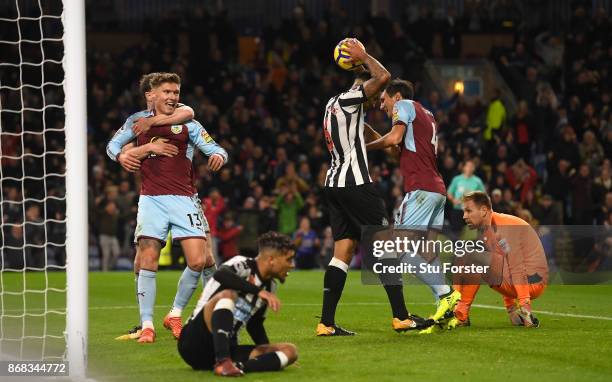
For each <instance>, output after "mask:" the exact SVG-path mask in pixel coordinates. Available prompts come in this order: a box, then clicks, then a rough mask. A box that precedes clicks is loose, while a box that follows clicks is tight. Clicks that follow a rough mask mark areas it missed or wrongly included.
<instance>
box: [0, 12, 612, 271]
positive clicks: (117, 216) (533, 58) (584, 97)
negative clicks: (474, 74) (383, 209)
mask: <svg viewBox="0 0 612 382" xmlns="http://www.w3.org/2000/svg"><path fill="white" fill-rule="evenodd" d="M507 11H508V12H506V13H507V14H508V15H512V14H513V13H512V11H511V9H508V10H507ZM504 14H505V13H503V12H502V13H501V15H502V16H503V15H504ZM476 16H478V15H477V14H476V15H475V14H474V13H466V14H465V17H464V18H457V17H456V16H455V15H454V14H453V13H449V15H448V17H446V18H444V19H442V20H436V22H435V23H434V22H433V20H432V19H431V15H429V14H428V12H427V11H426V10H425V11H424V12H422V14H420V15H419V16H418V17H417V18H416V19H415V20H413V22H412V23H410V24H406V25H402V24H400V23H397V22H391V21H389V20H386V19H384V18H383V17H367V18H365V19H364V20H363V21H362V22H360V23H356V24H354V25H351V23H349V22H348V21H346V22H343V15H342V13H341V12H340V13H336V14H333V13H330V14H328V15H327V16H326V17H325V18H323V19H322V20H316V21H315V20H312V19H310V18H309V17H308V16H307V13H306V12H304V10H303V9H301V8H299V7H298V8H296V10H295V12H294V13H293V16H292V17H291V18H290V19H287V20H284V21H283V22H282V23H281V24H280V26H279V27H278V28H272V27H270V28H267V29H266V30H264V32H263V34H262V36H261V39H260V41H259V47H260V49H259V50H258V52H257V55H256V57H255V60H254V61H253V63H252V64H249V65H240V64H238V33H237V31H236V29H235V27H234V25H232V23H231V22H230V21H229V20H228V18H227V15H226V14H225V13H223V12H220V13H218V14H210V13H208V12H206V11H205V10H203V9H196V10H195V11H194V12H192V13H191V14H190V15H189V20H188V22H187V24H188V25H189V29H188V30H189V35H188V37H189V38H188V41H189V44H188V46H187V47H185V46H181V44H177V43H176V41H177V35H176V33H179V31H175V30H173V29H172V28H167V27H164V25H165V24H162V25H150V27H151V32H150V33H149V35H148V36H147V38H146V39H145V40H144V41H142V42H141V43H140V44H138V45H137V46H135V47H132V48H130V49H128V50H126V51H125V52H123V53H121V54H117V55H114V54H109V53H105V52H99V51H91V50H88V58H87V59H88V66H87V67H88V100H87V101H88V120H89V124H88V150H87V151H88V161H89V171H90V173H89V201H90V206H89V210H90V219H91V222H90V231H91V235H90V236H91V238H90V242H91V248H92V251H94V252H95V251H97V250H98V249H100V250H102V251H105V252H106V253H111V255H110V256H107V258H109V260H108V261H105V262H104V263H103V264H102V268H103V269H112V268H113V267H114V266H115V263H114V260H113V258H114V257H115V255H119V254H121V255H131V254H132V251H133V246H132V240H133V233H134V228H135V218H136V211H137V200H138V190H139V181H140V179H139V176H138V175H134V174H132V173H128V172H126V171H124V170H123V169H122V168H121V167H120V166H119V165H118V164H117V163H115V162H112V161H111V160H110V159H109V158H108V157H107V156H106V154H105V149H104V147H105V145H106V143H107V142H108V140H109V139H110V137H111V136H112V134H113V133H114V132H115V131H116V130H117V129H118V128H119V127H121V125H122V124H123V122H124V121H125V119H126V118H127V117H128V116H129V115H130V114H132V113H133V112H135V111H138V110H140V109H142V108H143V107H144V105H143V104H144V102H143V97H142V94H139V91H138V80H139V78H140V76H141V75H142V74H143V73H149V72H152V71H171V72H176V73H178V74H179V75H180V76H181V78H182V81H183V83H182V86H181V102H183V103H185V104H187V105H189V106H191V107H192V108H193V109H194V110H195V115H196V119H197V120H198V121H199V122H201V123H202V124H203V126H204V127H205V128H206V129H207V130H208V132H209V133H210V134H211V135H212V136H213V137H214V139H215V140H216V141H217V142H218V143H219V144H220V145H221V146H223V147H224V148H225V149H226V150H227V151H228V153H229V158H230V161H229V163H228V164H227V165H226V166H224V167H223V168H222V170H221V171H220V172H218V173H215V174H212V173H210V172H209V171H208V169H207V166H206V158H204V157H203V156H202V155H199V154H196V155H195V158H194V162H193V165H194V171H195V174H196V176H195V179H196V188H197V190H198V192H199V196H200V198H201V199H202V205H203V208H204V212H205V215H206V217H207V220H208V222H209V225H210V228H211V236H212V237H213V238H214V240H215V243H216V247H217V252H218V257H219V259H227V258H229V257H231V256H233V255H235V254H236V253H245V254H255V253H256V247H255V242H256V240H255V239H256V237H257V236H258V235H259V234H261V233H263V232H266V231H268V230H271V229H273V230H278V231H280V232H283V233H286V234H288V235H292V236H293V237H294V238H295V241H296V244H297V245H298V251H297V265H298V267H299V268H315V267H319V266H322V265H325V264H327V261H328V260H329V258H330V257H331V254H332V252H333V239H332V237H331V230H330V228H329V222H328V214H327V208H326V207H325V201H324V199H323V198H322V193H321V189H322V186H323V182H324V179H325V174H326V171H327V169H328V162H329V158H328V153H327V152H326V149H325V145H324V141H323V134H322V133H321V121H322V117H323V111H324V110H323V108H324V106H325V104H326V102H327V100H328V99H329V98H330V97H331V96H333V95H336V94H338V93H339V92H341V91H343V90H345V89H347V88H349V87H350V84H351V82H352V77H351V75H350V74H349V73H347V72H343V71H341V70H340V69H339V68H338V67H336V66H335V65H334V63H333V61H332V60H331V52H332V49H333V46H334V45H335V44H336V43H337V42H338V41H339V40H341V39H342V38H344V37H345V36H355V37H357V38H358V39H360V40H361V41H362V42H363V43H364V44H365V46H366V48H367V50H368V52H369V53H370V54H372V55H373V56H374V57H377V58H378V59H379V60H380V61H381V62H382V63H383V64H384V65H385V66H387V67H388V68H390V69H392V71H393V72H394V74H395V75H398V76H401V77H402V78H405V79H408V80H410V81H413V82H414V83H415V85H416V89H417V95H416V98H417V100H418V101H420V102H421V103H422V104H423V105H424V106H425V107H426V108H428V109H429V110H431V111H432V113H434V115H435V117H436V121H437V123H438V125H439V129H438V131H439V139H438V160H439V163H438V167H439V170H440V173H441V174H442V176H443V178H444V181H445V184H446V185H447V188H448V190H449V198H448V206H447V213H446V217H447V219H448V223H449V225H450V227H451V228H450V230H449V234H451V235H452V234H453V233H458V232H460V231H461V229H462V227H463V221H462V219H461V210H460V208H461V205H460V200H459V199H460V196H461V193H463V192H465V191H468V190H470V189H484V190H486V191H488V192H489V194H490V195H491V197H492V201H493V208H494V210H496V211H499V212H507V213H512V214H516V215H518V216H520V217H522V218H523V219H525V220H527V221H528V222H530V223H531V224H533V225H538V224H539V225H558V224H576V225H577V224H583V225H591V224H598V225H612V177H611V170H612V169H611V168H610V158H611V157H612V155H611V153H612V113H610V96H611V91H612V82H611V81H612V78H611V77H610V74H609V62H610V61H611V60H612V45H611V44H610V42H611V41H612V28H611V24H610V19H609V18H608V17H607V16H606V13H605V12H597V13H595V16H594V17H591V16H590V15H589V14H588V13H587V12H586V11H585V8H584V7H581V6H578V7H576V9H575V12H574V14H573V16H572V18H571V25H568V26H567V27H566V28H564V29H563V30H564V31H565V32H559V31H550V30H546V29H542V28H538V29H525V28H523V29H515V30H514V33H515V44H514V47H513V48H512V49H503V48H494V49H493V50H492V52H491V56H490V58H491V59H492V60H493V61H494V62H495V63H496V65H497V68H498V70H499V71H500V73H501V74H502V76H503V77H504V78H505V79H506V81H507V83H508V84H509V85H510V87H511V89H512V91H513V92H514V95H515V97H516V99H517V100H518V108H517V111H516V113H514V114H510V113H508V112H507V108H506V106H505V105H504V104H503V102H502V101H501V99H500V97H499V94H496V95H495V96H494V97H492V98H491V99H480V100H472V101H470V102H468V101H467V100H466V99H465V98H464V97H463V95H461V94H455V95H453V96H451V97H444V96H443V95H441V94H439V93H438V92H436V91H429V92H425V91H424V89H423V87H422V86H421V83H420V76H421V74H422V64H423V62H424V60H425V58H426V57H429V56H430V55H431V54H432V51H431V46H432V41H433V36H434V34H435V33H436V32H438V31H440V33H441V34H442V38H443V41H444V43H443V46H442V48H443V55H444V57H447V58H454V57H458V55H459V52H460V49H461V47H460V44H459V45H457V44H458V43H457V44H455V43H452V42H453V41H459V40H460V39H457V38H456V37H457V36H460V34H461V33H463V32H465V31H469V30H472V29H471V28H473V27H474V25H475V24H474V23H476V22H477V21H478V19H474V17H476ZM500 17H501V16H500ZM482 20H484V18H483V19H482ZM332 21H333V22H332ZM438 27H439V28H438ZM569 31H571V32H569ZM366 120H367V121H368V122H369V123H370V124H371V125H372V126H374V127H375V128H376V129H377V130H379V131H380V132H382V133H384V132H386V131H387V130H388V129H389V127H390V126H389V121H388V120H387V118H386V116H385V115H384V113H382V112H381V111H380V110H370V111H368V112H367V116H366ZM368 159H369V162H370V172H371V177H372V179H373V181H374V183H375V185H376V186H377V188H378V189H379V190H380V192H381V194H382V195H384V196H385V200H386V202H387V207H388V210H389V213H390V216H394V213H395V211H396V209H397V208H398V207H399V204H400V202H401V200H402V198H403V191H402V180H401V174H400V172H399V168H398V165H397V162H395V161H393V160H392V159H391V158H388V157H386V156H385V155H384V154H383V153H382V152H371V153H370V154H369V158H368ZM11 192H13V191H11ZM15 192H17V193H19V192H20V190H15ZM6 194H7V193H6V192H5V195H6ZM15 198H19V195H15ZM31 214H33V215H35V212H34V211H32V212H31ZM39 215H40V213H39ZM39 218H40V216H39ZM7 235H8V236H7ZM5 237H8V239H11V233H10V232H8V233H7V232H5ZM8 239H7V240H8ZM593 261H600V260H593Z"/></svg>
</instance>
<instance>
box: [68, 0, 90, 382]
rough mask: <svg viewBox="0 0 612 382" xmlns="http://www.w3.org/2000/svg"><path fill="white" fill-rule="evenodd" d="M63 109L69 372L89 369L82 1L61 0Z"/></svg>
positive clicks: (79, 373)
mask: <svg viewBox="0 0 612 382" xmlns="http://www.w3.org/2000/svg"><path fill="white" fill-rule="evenodd" d="M63 3H64V12H63V15H62V21H63V24H64V38H63V40H64V60H63V63H64V73H65V74H64V75H65V79H64V81H65V82H64V94H65V104H64V105H65V106H64V107H65V113H66V122H65V123H66V279H67V283H66V284H67V285H66V287H67V291H66V349H67V360H68V361H69V362H70V375H71V377H75V378H82V377H85V373H86V370H87V323H88V321H87V320H88V307H87V300H88V299H87V297H88V296H87V295H88V287H87V285H88V284H87V273H88V257H89V256H88V245H87V241H88V224H87V223H88V220H87V195H88V193H87V86H86V84H87V79H86V69H85V65H86V63H85V0H63Z"/></svg>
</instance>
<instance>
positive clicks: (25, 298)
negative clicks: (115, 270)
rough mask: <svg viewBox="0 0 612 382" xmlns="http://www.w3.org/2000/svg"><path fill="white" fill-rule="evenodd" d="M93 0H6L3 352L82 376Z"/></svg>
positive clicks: (1, 128) (0, 267)
mask: <svg viewBox="0 0 612 382" xmlns="http://www.w3.org/2000/svg"><path fill="white" fill-rule="evenodd" d="M71 6H74V9H71V10H70V11H69V9H70V8H69V7H71ZM83 7H84V6H83V4H82V0H80V1H75V0H64V1H61V0H10V1H9V0H6V1H2V2H0V139H1V141H0V161H1V164H2V167H1V170H0V179H1V186H0V223H1V230H0V231H1V232H0V358H2V359H3V360H39V361H71V365H70V369H71V374H72V375H83V374H84V367H85V354H86V344H87V342H86V334H87V331H86V329H87V322H86V319H87V279H86V277H87V268H86V267H85V266H84V265H85V264H86V262H85V259H86V257H87V247H86V243H87V220H86V219H87V199H86V198H87V189H86V181H87V174H86V172H85V169H86V156H85V146H86V136H85V134H86V132H85V129H86V125H85V115H86V114H85V101H84V100H83V99H84V98H85V76H84V57H85V52H84V40H83V39H84V36H82V35H83V34H84V23H83V20H82V19H83V16H82V14H83V13H84V12H83V11H84V9H83ZM67 12H68V13H67ZM75 15H76V16H75ZM79 29H80V30H79ZM77 31H78V33H75V32H77ZM77 34H80V35H81V36H76V40H75V35H77ZM71 44H72V46H70V45H71ZM79 45H82V46H81V47H80V48H79V47H78V46H79ZM75 47H76V48H75ZM79 71H81V72H82V73H79ZM76 94H78V95H76ZM77 97H78V98H79V100H76V98H77ZM71 99H75V101H72V100H71ZM75 102H76V103H75ZM79 108H80V109H81V110H79ZM77 125H80V126H77ZM80 130H82V132H81V131H80ZM79 141H80V142H79ZM75 227H78V228H76V229H75ZM79 252H80V253H79ZM82 257H84V258H85V259H81V258H82ZM76 292H78V294H75V293H76ZM75 296H76V297H75ZM73 342H74V343H78V344H79V345H76V346H74V345H72V343H73Z"/></svg>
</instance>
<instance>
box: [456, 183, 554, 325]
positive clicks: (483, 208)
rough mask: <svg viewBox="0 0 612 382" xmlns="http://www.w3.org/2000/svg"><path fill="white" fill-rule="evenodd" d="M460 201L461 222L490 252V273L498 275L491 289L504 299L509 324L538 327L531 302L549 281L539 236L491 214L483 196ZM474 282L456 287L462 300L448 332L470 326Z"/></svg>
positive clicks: (520, 224)
mask: <svg viewBox="0 0 612 382" xmlns="http://www.w3.org/2000/svg"><path fill="white" fill-rule="evenodd" d="M462 199H463V219H464V220H465V222H466V224H467V225H468V226H469V227H470V228H476V229H478V230H479V232H480V233H481V235H482V237H483V239H484V240H486V243H487V246H488V247H489V250H490V252H491V269H492V272H494V273H496V274H497V275H499V277H498V281H497V282H494V283H492V284H493V285H491V288H493V289H495V290H496V291H497V292H499V293H500V294H502V295H503V298H504V305H505V307H506V311H507V312H508V316H509V318H510V321H511V322H512V324H513V325H517V326H525V327H537V326H538V325H539V321H538V319H536V318H535V317H534V316H533V314H532V313H531V300H533V299H535V298H537V297H539V296H540V295H541V294H542V292H544V289H545V288H546V283H547V280H548V265H547V263H546V255H545V253H544V248H543V247H542V243H541V242H540V238H539V237H538V234H537V233H536V231H535V230H534V229H533V228H532V227H531V226H530V225H529V224H528V223H527V222H526V221H524V220H523V219H521V218H518V217H516V216H512V215H506V214H500V213H497V212H494V211H493V210H492V209H491V199H489V196H488V195H487V194H486V193H484V192H481V191H474V192H470V193H467V194H465V195H464V196H463V198H462ZM478 281H479V280H477V281H476V282H478ZM476 282H475V283H474V284H470V283H466V282H465V280H464V281H463V282H462V283H461V284H462V285H455V289H458V290H459V291H460V292H461V300H460V301H459V303H458V304H457V306H456V308H455V318H453V319H452V320H451V321H450V322H449V323H448V328H449V329H450V328H453V327H456V326H466V325H469V311H470V306H471V305H472V302H473V301H474V297H475V296H476V293H477V292H478V289H479V287H480V285H478V284H476Z"/></svg>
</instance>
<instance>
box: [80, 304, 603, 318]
mask: <svg viewBox="0 0 612 382" xmlns="http://www.w3.org/2000/svg"><path fill="white" fill-rule="evenodd" d="M340 304H341V305H349V306H350V305H353V306H368V305H388V304H389V303H387V302H378V301H372V302H347V303H342V302H341V303H340ZM282 305H284V306H321V304H320V303H286V304H282ZM282 305H281V306H282ZM408 305H433V304H432V303H429V302H409V303H408ZM472 306H474V307H477V308H483V309H492V310H506V308H504V307H503V306H496V305H485V304H472ZM131 308H133V309H135V308H136V307H135V306H92V307H89V309H93V310H106V309H131ZM156 308H167V306H165V305H157V306H156ZM533 313H537V314H544V315H548V316H560V317H571V318H586V319H591V320H603V321H612V317H607V316H593V315H588V314H574V313H559V312H551V311H548V310H534V311H533Z"/></svg>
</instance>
